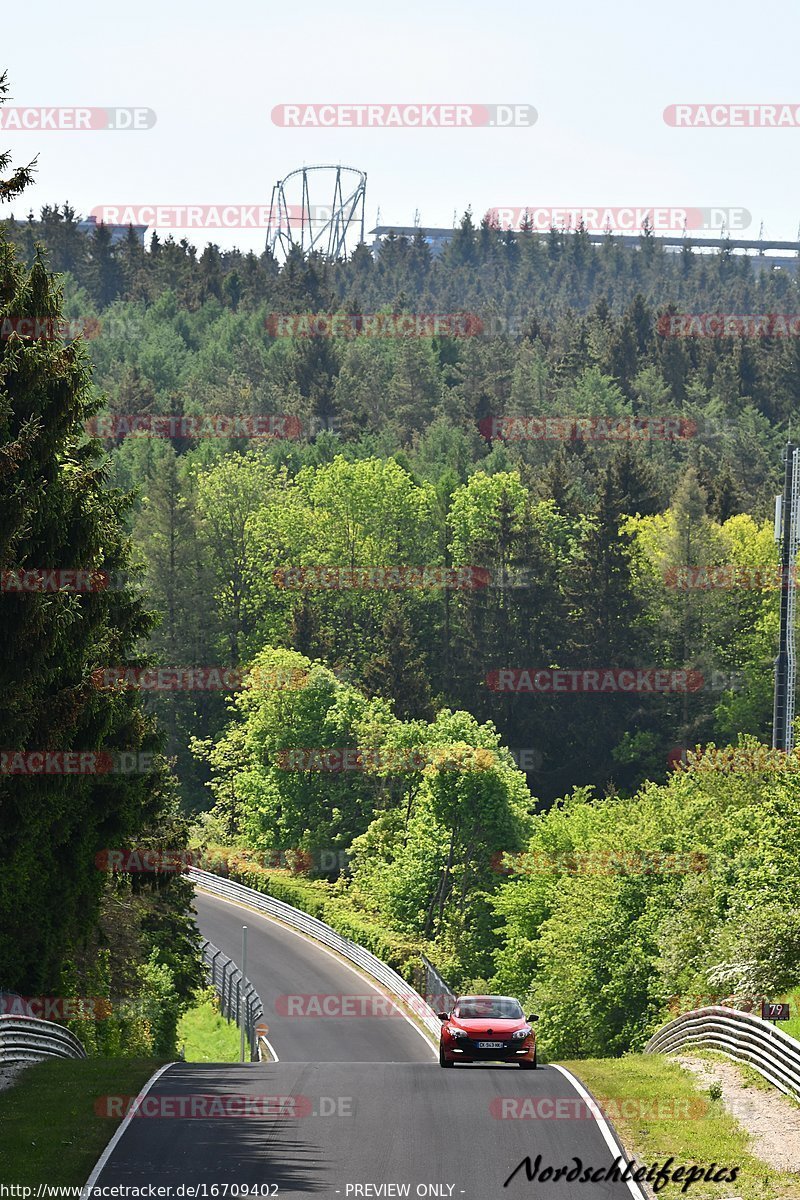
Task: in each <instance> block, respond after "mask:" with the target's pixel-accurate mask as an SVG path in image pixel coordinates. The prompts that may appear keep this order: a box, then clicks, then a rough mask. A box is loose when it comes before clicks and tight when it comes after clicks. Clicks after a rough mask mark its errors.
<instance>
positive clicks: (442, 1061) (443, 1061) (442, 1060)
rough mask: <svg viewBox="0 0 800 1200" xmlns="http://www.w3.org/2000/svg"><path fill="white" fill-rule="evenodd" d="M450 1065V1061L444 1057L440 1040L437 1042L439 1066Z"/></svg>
mask: <svg viewBox="0 0 800 1200" xmlns="http://www.w3.org/2000/svg"><path fill="white" fill-rule="evenodd" d="M452 1065H453V1064H452V1063H451V1062H450V1060H449V1059H447V1058H445V1053H444V1047H443V1046H442V1044H441V1042H440V1043H439V1066H440V1067H452Z"/></svg>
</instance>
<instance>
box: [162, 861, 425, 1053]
mask: <svg viewBox="0 0 800 1200" xmlns="http://www.w3.org/2000/svg"><path fill="white" fill-rule="evenodd" d="M186 874H187V876H188V878H189V879H191V880H193V882H194V883H196V884H197V885H198V886H199V887H202V888H205V890H206V891H208V892H212V893H213V894H214V895H216V896H223V897H226V898H227V899H229V900H238V901H240V902H241V903H243V904H249V905H250V907H251V908H255V909H258V910H259V911H260V912H263V913H266V914H267V916H270V917H276V918H277V919H278V920H279V921H283V922H284V924H286V925H290V926H291V927H292V928H293V929H297V930H299V931H300V932H301V933H305V934H307V935H308V936H309V937H312V938H314V940H315V941H318V942H321V943H322V945H323V946H327V947H328V948H329V949H331V950H335V951H336V952H337V954H341V955H342V957H343V958H346V959H348V960H349V961H350V962H352V963H353V964H354V965H355V966H357V967H359V969H360V970H362V971H363V972H364V974H365V975H369V976H370V978H371V979H374V980H375V981H376V983H379V984H380V985H381V987H382V988H383V989H384V991H385V993H386V995H387V996H389V997H390V998H391V999H392V1000H394V1001H395V1002H396V1003H397V1004H398V1005H399V1006H400V1008H401V1009H402V1010H403V1011H404V1012H406V1013H408V1014H410V1015H411V1016H413V1017H415V1018H416V1020H417V1022H418V1024H419V1025H420V1026H421V1027H422V1029H423V1031H424V1032H425V1034H426V1035H427V1036H428V1037H429V1038H430V1040H431V1042H432V1043H433V1044H434V1045H437V1046H438V1044H439V1031H440V1029H441V1027H442V1026H441V1022H440V1020H439V1018H438V1017H437V1015H436V1013H435V1012H434V1011H433V1009H432V1008H431V1006H430V1005H429V1004H428V1003H427V1001H425V1000H423V998H422V996H420V994H419V992H416V991H415V990H414V988H413V987H411V985H410V984H409V983H406V981H405V979H403V978H402V976H400V975H398V974H397V972H396V971H394V970H393V969H392V968H391V967H389V966H387V965H386V963H385V962H381V960H380V959H379V958H376V957H375V955H374V954H371V953H370V951H369V950H365V949H364V947H363V946H359V945H358V944H357V943H356V942H351V941H350V939H349V938H346V937H342V935H341V934H340V933H337V932H336V930H335V929H331V927H330V925H326V924H325V922H324V921H319V920H317V918H316V917H312V916H310V915H309V914H308V913H306V912H303V911H302V910H301V909H299V908H293V907H292V905H291V904H285V903H284V902H283V900H277V899H276V898H275V897H274V896H268V895H266V894H265V893H264V892H258V891H256V890H255V888H250V887H245V885H244V884H241V883H234V882H233V880H231V879H223V878H221V877H220V876H219V875H213V874H211V872H209V871H201V870H199V869H198V868H197V867H190V868H189V870H188V871H187V872H186Z"/></svg>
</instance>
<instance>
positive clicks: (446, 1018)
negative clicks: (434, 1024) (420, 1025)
mask: <svg viewBox="0 0 800 1200" xmlns="http://www.w3.org/2000/svg"><path fill="white" fill-rule="evenodd" d="M439 1020H440V1021H449V1020H450V1013H439Z"/></svg>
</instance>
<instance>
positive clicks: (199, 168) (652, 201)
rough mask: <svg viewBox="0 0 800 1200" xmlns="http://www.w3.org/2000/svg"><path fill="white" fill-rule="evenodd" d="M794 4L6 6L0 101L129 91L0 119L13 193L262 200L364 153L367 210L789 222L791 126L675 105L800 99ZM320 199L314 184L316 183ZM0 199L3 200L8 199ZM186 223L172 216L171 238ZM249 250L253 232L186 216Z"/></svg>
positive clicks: (32, 201) (425, 220) (471, 0)
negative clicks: (315, 168)
mask: <svg viewBox="0 0 800 1200" xmlns="http://www.w3.org/2000/svg"><path fill="white" fill-rule="evenodd" d="M798 34H800V6H797V5H792V6H790V5H788V4H786V5H779V4H762V5H760V6H755V7H754V6H753V5H752V4H750V3H748V4H745V3H743V2H742V0H731V2H730V3H728V4H726V5H724V6H722V7H720V6H717V5H712V4H697V3H691V4H690V3H686V2H685V0H678V2H677V3H672V4H669V5H663V4H661V5H643V4H642V3H641V0H635V2H634V0H616V2H614V0H612V2H611V3H604V4H589V3H588V2H587V0H572V2H571V3H569V4H548V5H543V4H537V3H530V4H526V5H514V4H512V5H510V6H500V5H487V4H480V5H479V4H477V3H475V0H462V2H461V3H459V4H457V5H456V4H449V5H446V6H444V7H439V8H438V9H435V8H434V6H432V5H430V4H423V3H421V2H420V0H408V2H407V3H406V4H404V5H402V6H400V5H395V6H392V7H388V6H382V7H379V6H377V5H375V4H374V3H371V4H369V5H368V4H365V3H363V0H350V3H348V4H346V5H345V4H342V5H337V6H333V5H331V4H329V3H326V4H322V3H319V0H305V3H303V4H286V3H283V4H280V5H278V4H274V5H267V4H261V3H258V2H257V0H238V3H236V4H230V5H220V4H219V3H210V2H209V0H193V2H192V3H191V4H190V3H175V2H172V3H170V2H169V0H167V3H166V4H165V5H164V6H163V7H161V8H153V7H150V6H147V7H145V6H143V7H142V8H141V9H139V8H137V7H134V8H131V9H123V8H120V6H118V5H110V4H108V3H102V4H101V3H98V2H97V0H86V2H84V3H82V4H80V5H66V4H64V3H61V2H59V3H55V0H40V3H39V4H37V5H36V6H35V7H34V8H31V7H30V6H28V7H25V6H23V5H13V6H11V7H10V8H9V10H8V11H7V12H5V13H4V17H3V42H4V45H3V46H2V49H0V68H3V67H4V68H6V69H7V70H8V72H9V80H10V83H11V90H12V96H13V99H12V100H11V101H10V103H11V104H14V105H17V106H25V107H31V106H35V107H39V106H54V105H59V106H75V105H81V106H91V107H109V106H139V107H142V108H149V109H153V110H155V112H156V114H157V121H156V124H155V126H154V127H153V128H151V129H149V130H142V131H131V132H122V131H108V130H103V131H68V130H61V131H48V132H23V131H17V130H11V129H4V130H0V145H2V147H3V148H6V147H7V148H8V149H10V150H11V151H12V152H13V154H14V157H15V160H16V161H17V162H22V161H24V160H26V159H28V158H31V157H33V156H34V155H35V154H38V155H39V167H38V174H37V177H36V183H35V186H34V187H33V188H31V189H30V190H29V191H28V193H26V196H25V198H24V199H22V200H17V201H16V202H15V203H14V205H12V206H11V211H13V212H14V214H15V215H16V216H17V217H22V216H24V215H25V214H26V213H27V211H28V209H29V208H30V207H33V208H34V210H35V211H38V208H39V207H40V206H41V205H42V204H44V203H61V202H63V201H65V200H68V201H69V202H70V203H72V204H73V206H75V207H76V208H77V209H78V210H79V211H80V212H82V213H84V214H85V213H88V212H90V211H91V210H92V209H93V208H95V207H96V206H99V205H106V204H124V205H157V204H160V205H165V204H169V205H203V204H219V205H223V204H224V205H257V204H268V203H269V198H270V193H271V188H272V184H273V183H274V181H275V180H276V179H278V178H281V177H283V176H285V175H286V174H288V173H289V171H291V170H293V169H294V168H296V167H300V166H303V165H304V164H305V165H312V164H315V163H320V162H323V163H339V162H341V163H344V164H348V165H352V166H356V167H359V168H361V169H362V170H364V171H366V172H367V175H368V183H367V208H366V216H367V229H371V228H372V227H373V225H374V224H375V223H376V216H377V211H378V209H379V208H380V219H381V223H383V224H402V225H410V224H412V222H413V219H414V213H415V210H417V209H418V210H419V213H420V220H421V223H422V224H423V225H426V224H427V225H445V226H449V225H451V224H452V221H453V213H454V211H455V212H456V213H457V214H458V216H460V214H461V213H462V212H463V210H464V209H465V208H466V207H467V206H468V205H471V206H472V209H473V212H474V213H475V215H476V217H480V215H482V213H483V212H485V211H486V209H488V208H490V207H497V206H499V207H505V206H509V207H511V206H516V207H523V206H526V205H528V206H531V207H534V206H562V205H573V206H574V205H580V206H587V207H598V206H604V205H615V206H649V205H659V206H675V207H693V208H707V207H724V208H738V209H745V210H747V211H748V212H749V213H750V214H751V217H752V222H751V224H750V226H749V228H747V229H746V230H744V231H742V235H743V236H750V237H758V234H759V228H760V225H761V223H762V222H763V224H764V235H765V236H766V237H768V238H782V239H794V238H795V237H796V236H797V230H798V223H799V222H800V202H798V201H796V200H795V199H794V198H795V197H798V196H799V195H800V188H798V182H799V181H798V145H800V127H798V128H775V129H749V128H724V129H700V128H691V129H679V128H671V127H669V126H668V125H667V124H666V123H665V121H664V117H663V111H664V109H665V107H666V106H667V105H669V104H674V103H681V102H686V103H702V102H708V103H712V102H713V103H749V104H756V103H765V104H769V103H777V104H791V105H795V106H800V72H799V71H798V52H797V47H798V44H800V37H798ZM327 102H331V103H345V102H352V103H364V104H366V103H373V104H380V103H385V104H389V103H409V104H411V103H431V102H439V103H453V104H456V103H459V104H465V103H483V104H497V103H510V104H529V105H533V106H534V107H535V109H536V110H537V112H538V120H537V123H536V124H535V125H534V126H532V127H529V128H511V129H502V130H501V129H492V128H481V129H470V128H457V129H430V128H429V129H414V128H405V129H372V128H350V129H348V128H334V129H312V128H307V129H290V128H281V127H278V126H276V125H275V124H273V122H272V120H271V112H272V109H273V107H274V106H275V105H277V104H284V103H309V104H311V103H316V104H322V103H327ZM319 200H320V202H321V203H324V201H325V197H324V196H320V197H319ZM8 212H9V206H8V205H6V206H4V207H3V208H2V209H0V213H2V215H7V214H8ZM181 236H184V234H183V233H182V232H177V233H176V237H178V238H180V237H181ZM186 236H189V237H190V240H192V241H193V242H194V243H195V244H197V245H199V246H202V245H203V244H205V242H206V241H208V240H213V241H216V242H217V243H218V244H219V245H223V246H232V245H239V246H241V247H242V248H244V249H250V248H253V249H257V250H260V249H262V248H263V245H264V239H265V233H264V231H263V230H258V231H241V230H232V231H223V232H218V231H211V232H208V233H205V232H203V231H193V232H191V233H190V234H187V235H186Z"/></svg>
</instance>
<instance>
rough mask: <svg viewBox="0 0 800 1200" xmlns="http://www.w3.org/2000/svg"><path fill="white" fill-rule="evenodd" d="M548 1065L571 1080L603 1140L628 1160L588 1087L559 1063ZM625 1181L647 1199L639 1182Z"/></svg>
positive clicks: (638, 1199)
mask: <svg viewBox="0 0 800 1200" xmlns="http://www.w3.org/2000/svg"><path fill="white" fill-rule="evenodd" d="M548 1065H549V1066H551V1067H553V1068H554V1069H555V1070H556V1071H560V1072H561V1074H562V1075H563V1076H564V1077H565V1078H566V1079H568V1080H569V1081H570V1083H571V1084H572V1086H573V1087H574V1088H575V1090H576V1092H577V1093H578V1095H579V1096H580V1097H581V1099H582V1100H585V1101H586V1106H587V1108H588V1109H589V1112H590V1113H591V1114H592V1116H593V1117H594V1119H595V1121H596V1122H597V1126H598V1128H599V1130H600V1132H601V1133H602V1135H603V1140H604V1141H605V1143H606V1145H607V1146H608V1148H609V1150H612V1151H613V1152H614V1155H615V1156H616V1155H617V1154H618V1155H619V1156H620V1157H621V1158H622V1159H623V1161H627V1159H628V1155H627V1154H626V1153H625V1151H624V1149H623V1148H622V1146H620V1145H619V1143H618V1142H617V1139H616V1138H615V1137H614V1134H613V1132H612V1130H611V1127H610V1126H609V1124H608V1121H607V1120H606V1118H605V1117H604V1115H603V1112H602V1110H601V1108H600V1105H599V1104H598V1103H597V1101H596V1100H593V1099H592V1097H591V1096H590V1095H589V1093H588V1092H587V1090H586V1088H585V1087H584V1086H583V1084H582V1083H581V1081H580V1079H577V1078H576V1077H575V1076H574V1075H573V1074H572V1072H571V1071H568V1070H567V1068H566V1067H560V1066H559V1065H558V1063H549V1064H548ZM630 1157H631V1158H633V1157H634V1156H633V1155H631V1156H630ZM625 1183H626V1184H627V1186H628V1188H629V1189H630V1192H631V1195H632V1196H635V1197H636V1200H646V1196H645V1193H644V1192H643V1191H642V1190H641V1188H640V1187H639V1185H638V1183H634V1181H633V1180H632V1179H626V1180H625Z"/></svg>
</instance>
